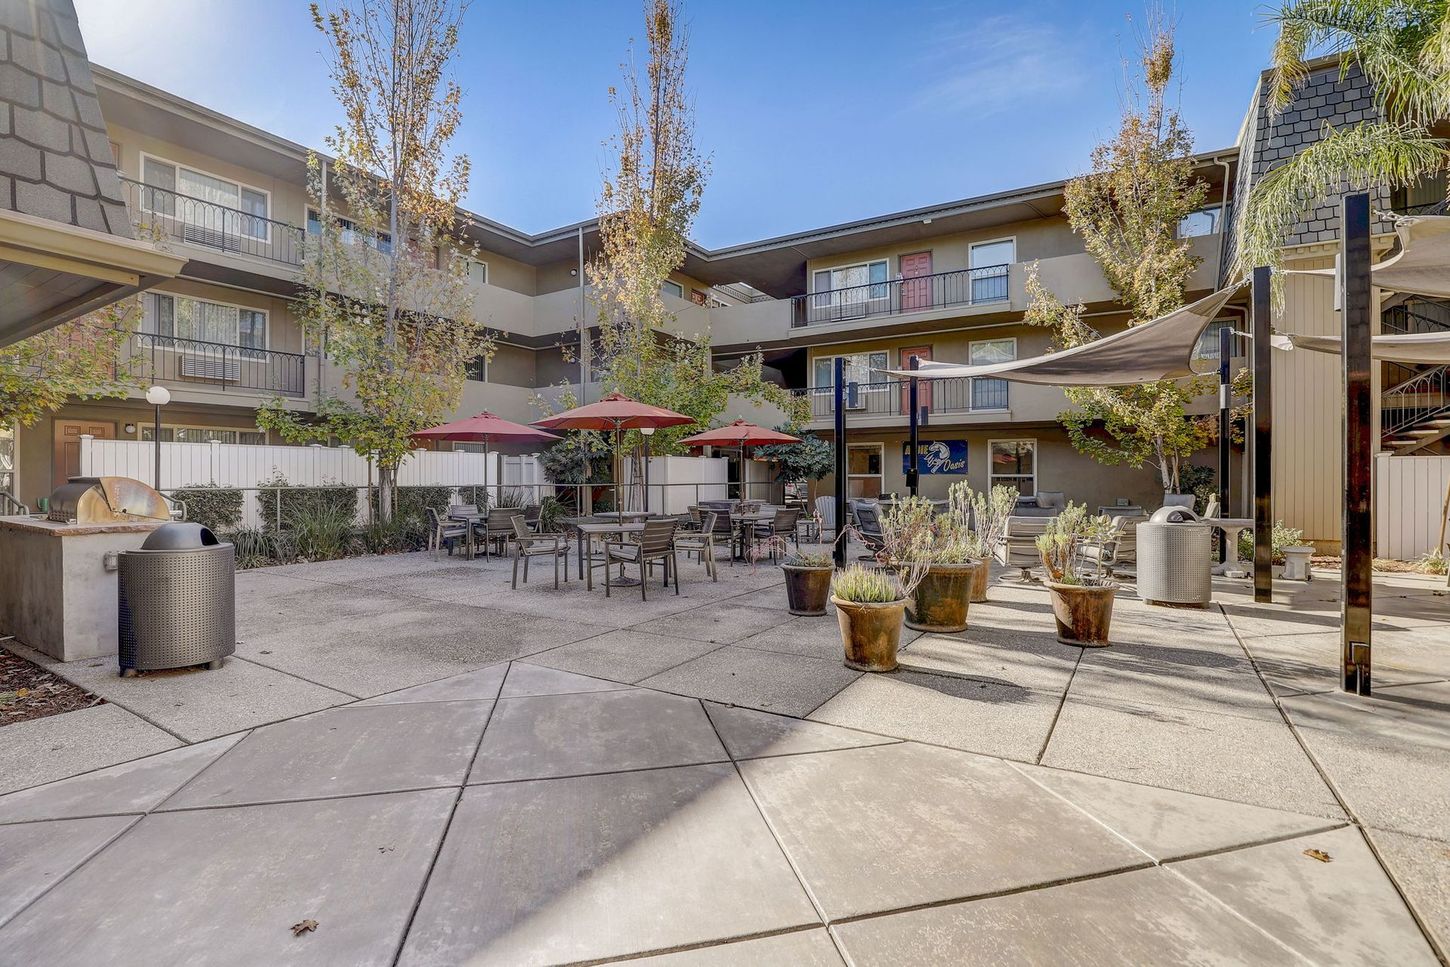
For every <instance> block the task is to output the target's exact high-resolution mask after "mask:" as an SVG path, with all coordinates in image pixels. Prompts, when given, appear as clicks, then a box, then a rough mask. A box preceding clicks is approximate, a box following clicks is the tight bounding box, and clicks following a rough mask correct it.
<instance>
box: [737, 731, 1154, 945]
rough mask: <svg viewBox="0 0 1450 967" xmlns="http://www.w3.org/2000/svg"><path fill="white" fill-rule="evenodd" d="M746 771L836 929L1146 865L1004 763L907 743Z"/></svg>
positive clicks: (752, 764)
mask: <svg viewBox="0 0 1450 967" xmlns="http://www.w3.org/2000/svg"><path fill="white" fill-rule="evenodd" d="M740 770H741V772H742V774H743V775H744V776H745V781H746V782H747V783H748V784H749V786H750V789H751V792H753V793H754V794H755V797H756V799H757V801H758V802H759V803H760V807H761V811H762V812H764V813H765V816H766V819H767V820H769V822H770V824H771V828H772V829H773V830H774V831H775V834H776V836H777V837H778V838H779V839H780V841H781V844H782V845H783V846H784V847H785V850H786V852H787V853H788V854H789V855H790V857H791V860H792V862H793V863H794V864H795V867H796V869H798V870H799V871H800V873H801V877H802V878H803V879H804V880H805V883H806V886H807V887H808V888H809V889H810V891H811V894H812V895H813V896H814V897H815V898H816V901H817V903H819V904H820V906H821V908H822V910H823V911H824V912H825V914H826V916H827V917H828V918H829V919H830V920H837V919H840V918H843V917H852V916H859V915H861V914H867V913H878V912H882V911H887V910H894V909H898V908H901V907H907V906H914V905H917V904H924V903H936V902H940V901H943V900H952V899H959V898H965V897H971V896H978V895H982V894H988V893H998V892H1002V891H1006V890H1016V889H1022V888H1025V887H1029V886H1034V885H1041V884H1047V883H1052V882H1055V881H1057V880H1061V879H1063V878H1065V877H1077V876H1088V875H1092V874H1097V873H1105V872H1108V871H1109V870H1120V869H1127V868H1130V867H1134V866H1140V865H1142V864H1145V863H1147V862H1149V860H1148V858H1147V857H1146V856H1144V855H1143V854H1142V853H1141V852H1140V851H1138V850H1136V849H1134V848H1133V847H1131V846H1129V845H1128V844H1127V843H1125V842H1123V841H1122V840H1121V839H1119V838H1118V837H1116V836H1114V835H1112V834H1111V833H1109V832H1108V831H1107V830H1106V829H1104V828H1103V827H1102V826H1101V825H1100V824H1098V823H1097V822H1095V821H1093V820H1092V819H1090V818H1089V817H1087V816H1086V815H1084V814H1083V813H1082V812H1080V811H1078V810H1076V809H1074V808H1072V807H1071V806H1069V805H1068V804H1067V803H1065V802H1063V801H1062V800H1061V799H1060V798H1058V797H1057V796H1054V795H1052V794H1050V793H1048V792H1047V791H1046V790H1045V789H1043V788H1042V787H1040V786H1038V785H1036V784H1034V783H1032V782H1029V781H1028V780H1027V779H1026V778H1025V777H1023V776H1022V775H1021V774H1020V773H1019V772H1017V771H1016V770H1014V769H1012V768H1011V767H1010V766H1008V765H1007V764H1006V763H1004V762H1001V761H998V760H995V759H989V758H985V757H981V756H971V755H967V754H965V753H960V752H954V751H952V750H949V749H938V748H933V747H930V746H922V745H916V744H915V743H899V744H896V745H885V746H876V747H873V748H868V749H851V750H847V751H843V752H824V753H819V754H815V755H794V756H782V757H778V758H772V759H752V760H749V761H746V762H742V763H740ZM967 858H970V860H968V859H967Z"/></svg>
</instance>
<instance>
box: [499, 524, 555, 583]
mask: <svg viewBox="0 0 1450 967" xmlns="http://www.w3.org/2000/svg"><path fill="white" fill-rule="evenodd" d="M509 522H510V523H511V524H513V529H514V539H513V545H514V576H513V587H514V590H515V591H517V590H518V588H519V561H520V560H522V561H523V562H524V583H525V584H528V583H529V559H530V558H534V557H552V558H553V559H554V589H555V590H558V588H559V565H560V563H561V562H562V563H563V566H564V581H565V583H568V581H569V540H568V538H566V537H565V536H564V535H563V534H535V533H534V532H533V531H531V530H529V522H528V519H527V518H526V516H525V515H523V514H511V515H509Z"/></svg>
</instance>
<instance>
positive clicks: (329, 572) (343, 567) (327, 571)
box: [246, 551, 463, 584]
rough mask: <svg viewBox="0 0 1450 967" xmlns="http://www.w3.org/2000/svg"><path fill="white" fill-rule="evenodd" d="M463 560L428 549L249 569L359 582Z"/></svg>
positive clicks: (309, 578) (310, 579)
mask: <svg viewBox="0 0 1450 967" xmlns="http://www.w3.org/2000/svg"><path fill="white" fill-rule="evenodd" d="M462 561H463V558H461V557H449V556H448V555H447V554H442V555H439V556H438V557H436V558H435V557H434V556H433V555H432V554H431V553H429V552H427V551H412V552H409V553H407V554H365V555H362V556H360V557H345V558H340V559H338V560H335V561H317V562H314V563H310V564H284V565H280V566H277V567H267V568H258V569H256V570H252V571H247V572H246V573H247V574H248V575H251V574H266V575H277V576H280V577H297V578H303V579H305V580H309V581H322V582H327V583H332V584H359V583H363V582H369V581H376V580H378V579H379V578H385V577H394V576H401V577H409V576H416V575H418V574H419V573H423V572H429V571H438V570H445V569H447V568H451V567H455V566H457V565H458V564H459V563H461V562H462Z"/></svg>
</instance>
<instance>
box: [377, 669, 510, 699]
mask: <svg viewBox="0 0 1450 967" xmlns="http://www.w3.org/2000/svg"><path fill="white" fill-rule="evenodd" d="M508 668H509V666H508V662H499V663H498V664H496V665H489V666H488V667H486V668H480V669H479V670H478V671H476V672H464V673H463V674H462V675H454V676H453V677H451V678H443V679H440V680H438V681H436V682H427V683H425V684H423V685H414V686H413V687H411V688H402V689H399V690H398V691H396V692H388V693H386V694H384V695H379V696H378V697H377V698H370V699H368V700H367V701H365V702H358V703H357V704H359V705H399V704H408V703H412V702H458V701H463V702H491V701H493V700H494V699H495V698H498V690H499V687H500V686H501V685H503V677H504V675H505V674H506V673H507V672H508Z"/></svg>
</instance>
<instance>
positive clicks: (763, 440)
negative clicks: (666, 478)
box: [680, 420, 801, 447]
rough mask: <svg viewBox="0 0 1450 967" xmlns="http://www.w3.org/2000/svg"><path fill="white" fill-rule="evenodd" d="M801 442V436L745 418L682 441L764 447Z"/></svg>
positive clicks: (710, 445) (698, 444) (691, 445)
mask: <svg viewBox="0 0 1450 967" xmlns="http://www.w3.org/2000/svg"><path fill="white" fill-rule="evenodd" d="M800 442H801V441H800V437H793V436H791V435H790V434H789V433H781V432H780V431H779V430H770V429H767V428H766V427H763V426H757V425H756V424H754V423H749V422H747V421H745V420H736V421H735V422H734V423H731V424H729V425H728V426H717V427H716V428H715V429H713V430H706V431H705V432H704V433H696V434H695V435H694V436H687V437H685V438H684V439H683V440H681V441H680V443H682V444H684V445H685V446H687V447H763V446H770V445H772V444H782V443H800Z"/></svg>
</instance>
